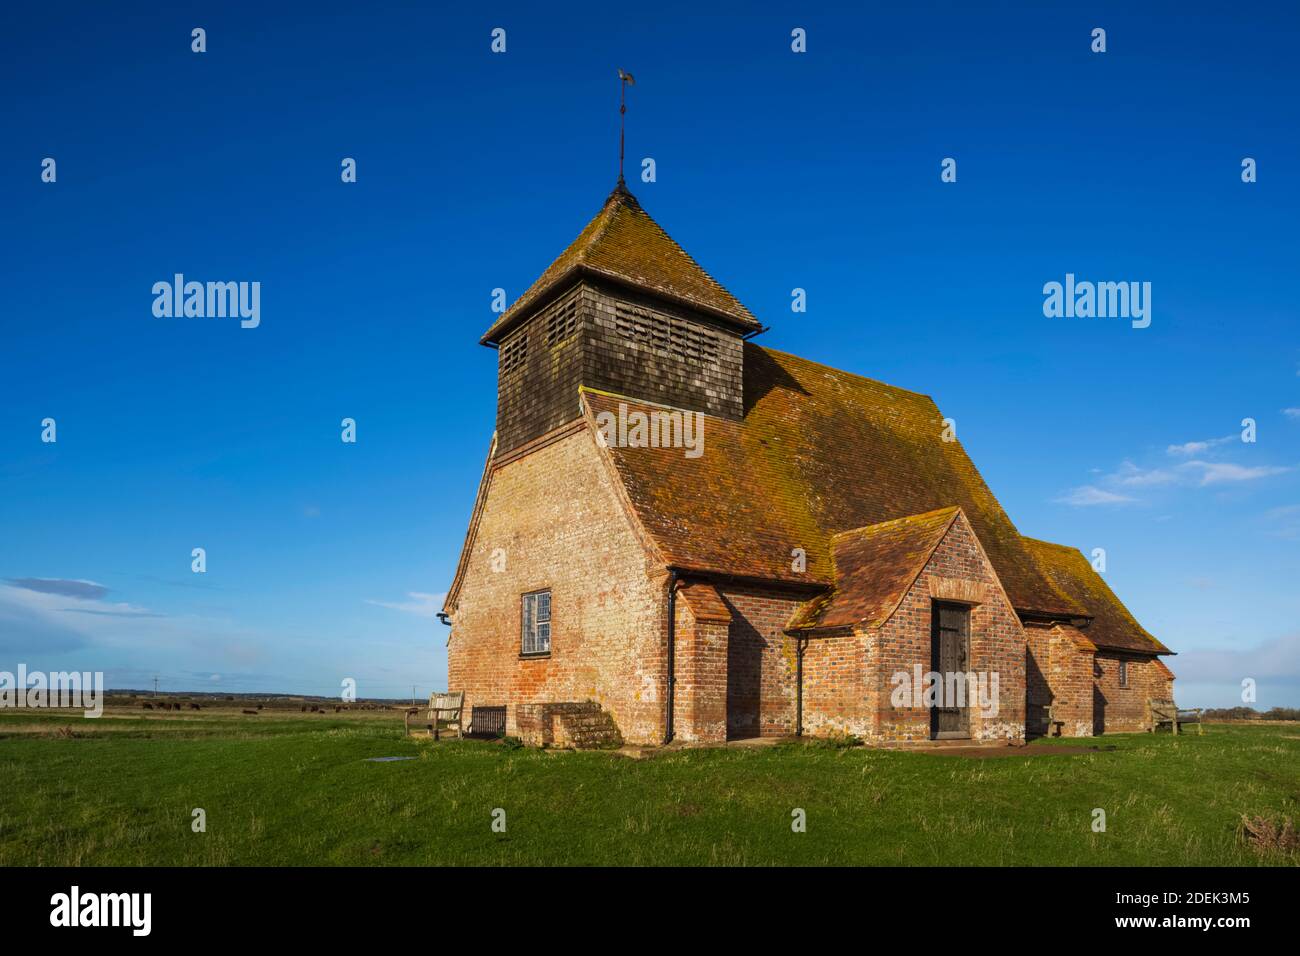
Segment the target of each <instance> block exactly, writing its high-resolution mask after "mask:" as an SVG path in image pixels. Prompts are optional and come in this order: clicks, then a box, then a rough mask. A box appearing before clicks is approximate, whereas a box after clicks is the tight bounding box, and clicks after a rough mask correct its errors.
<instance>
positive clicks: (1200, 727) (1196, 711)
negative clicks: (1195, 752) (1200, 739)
mask: <svg viewBox="0 0 1300 956" xmlns="http://www.w3.org/2000/svg"><path fill="white" fill-rule="evenodd" d="M1204 716H1205V711H1204V709H1203V708H1200V707H1194V708H1192V709H1190V710H1180V711H1179V712H1178V724H1179V726H1182V725H1183V724H1195V725H1196V732H1197V733H1198V734H1200V735H1201V736H1205V724H1204V723H1202V722H1201V721H1202V718H1203V717H1204Z"/></svg>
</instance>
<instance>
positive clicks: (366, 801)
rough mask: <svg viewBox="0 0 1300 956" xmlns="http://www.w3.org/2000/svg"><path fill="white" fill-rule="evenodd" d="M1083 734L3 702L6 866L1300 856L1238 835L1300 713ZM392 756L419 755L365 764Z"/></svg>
mask: <svg viewBox="0 0 1300 956" xmlns="http://www.w3.org/2000/svg"><path fill="white" fill-rule="evenodd" d="M60 727H66V728H68V729H70V730H71V731H72V732H73V733H74V734H76V735H77V736H74V737H65V736H60V735H59V734H58V733H57V731H58V730H59V728H60ZM1054 743H1058V742H1054ZM1067 744H1068V745H1069V746H1070V747H1071V748H1072V749H1074V750H1077V753H1072V754H1069V755H1043V756H1032V757H1031V756H1025V757H998V758H984V759H971V758H963V757H953V756H938V755H932V754H920V753H900V752H894V751H880V750H871V749H864V748H856V749H848V750H837V749H835V748H832V747H826V746H816V745H812V746H809V745H803V744H786V745H781V746H778V747H771V748H768V747H763V748H730V749H714V750H686V751H677V752H672V753H664V754H661V755H658V756H654V757H651V758H648V759H644V760H632V759H628V758H626V757H623V756H620V755H617V754H610V753H549V752H541V751H536V750H527V749H525V750H513V751H512V750H508V749H506V748H504V747H502V746H500V745H499V744H494V743H483V742H476V741H463V742H460V741H443V742H440V743H437V744H435V743H433V742H432V741H428V740H415V739H405V738H403V736H402V729H401V720H400V718H390V717H388V716H387V715H383V716H377V715H368V716H367V717H364V718H360V717H352V716H347V715H342V716H335V715H332V714H331V715H327V716H323V717H322V716H320V715H299V714H296V713H290V714H283V715H278V714H275V713H273V712H268V713H267V714H265V715H260V716H258V717H255V718H254V717H241V716H240V715H238V714H228V715H217V714H212V715H208V714H204V715H202V716H200V715H192V716H178V717H175V718H170V717H162V716H150V717H144V716H141V715H137V714H126V715H124V716H113V715H111V714H109V715H106V716H105V717H103V718H101V719H100V720H99V721H87V720H84V719H81V718H80V717H79V716H78V717H71V716H68V715H66V714H58V713H51V712H30V711H29V712H6V713H3V714H0V866H10V865H31V864H57V865H106V864H125V865H137V864H144V865H163V864H167V865H175V864H179V865H231V864H235V865H264V864H404V865H427V864H442V863H448V864H490V865H503V864H734V865H782V864H982V865H1025V864H1047V865H1060V866H1107V865H1119V864H1136V865H1147V864H1150V865H1254V864H1260V863H1263V864H1291V865H1294V864H1296V863H1297V862H1300V861H1297V859H1296V858H1295V856H1294V855H1291V856H1287V855H1283V854H1280V853H1272V854H1269V855H1264V856H1261V855H1259V854H1258V853H1256V852H1255V851H1254V850H1253V849H1252V848H1251V847H1249V846H1248V845H1247V844H1246V843H1245V842H1244V841H1243V838H1242V836H1241V835H1240V831H1239V824H1240V821H1241V817H1242V814H1249V815H1252V816H1254V815H1266V816H1273V817H1279V816H1286V817H1290V818H1292V819H1293V820H1300V813H1298V812H1297V805H1298V804H1300V728H1288V727H1285V726H1266V727H1245V726H1235V725H1234V726H1227V725H1211V726H1209V727H1207V728H1206V734H1205V736H1195V735H1187V736H1182V737H1178V738H1175V737H1172V736H1170V735H1161V736H1157V737H1152V736H1149V735H1131V736H1116V737H1106V738H1103V739H1099V740H1085V741H1072V742H1067ZM1092 746H1103V747H1110V746H1114V747H1115V748H1116V749H1115V750H1114V751H1105V750H1102V751H1093V750H1090V749H1089V748H1090V747H1092ZM1032 749H1033V747H1031V750H1032ZM397 755H401V756H413V757H415V758H417V759H414V760H409V761H402V762H395V763H387V764H383V763H368V762H365V761H364V758H366V757H374V756H397ZM195 807H202V808H204V809H205V810H206V812H207V832H206V833H194V832H192V830H191V810H192V809H193V808H195ZM498 807H499V808H503V809H504V810H505V811H506V823H507V829H506V832H505V833H494V832H493V831H492V829H491V821H492V813H493V810H494V809H495V808H498ZM796 807H801V808H803V809H804V810H805V811H806V812H807V832H806V833H794V832H792V831H791V825H790V824H791V811H792V809H793V808H796ZM1097 807H1100V808H1102V809H1104V810H1105V811H1106V823H1107V827H1106V832H1105V833H1094V832H1093V831H1092V820H1093V809H1094V808H1097Z"/></svg>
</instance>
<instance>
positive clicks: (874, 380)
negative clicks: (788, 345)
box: [749, 342, 938, 407]
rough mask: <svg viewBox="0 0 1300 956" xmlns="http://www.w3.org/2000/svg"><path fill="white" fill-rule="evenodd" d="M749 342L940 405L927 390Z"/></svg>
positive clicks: (806, 362) (839, 373)
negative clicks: (893, 383) (917, 389)
mask: <svg viewBox="0 0 1300 956" xmlns="http://www.w3.org/2000/svg"><path fill="white" fill-rule="evenodd" d="M749 344H750V345H753V346H754V348H756V349H762V350H763V351H764V352H767V353H769V354H771V355H781V356H784V357H786V358H792V359H795V360H796V361H798V362H802V363H803V364H804V365H814V366H816V367H817V368H821V369H826V371H828V372H834V373H836V374H837V375H843V376H845V377H846V378H853V379H857V380H858V381H860V382H871V383H872V384H873V385H883V386H884V387H885V388H888V389H892V390H894V391H895V392H906V393H907V394H908V395H915V396H917V397H918V398H925V399H929V400H930V402H931V404H933V405H935V407H938V403H937V402H935V400H934V396H932V395H929V394H927V393H926V392H918V391H916V390H915V389H911V388H904V387H903V386H901V385H892V384H890V383H889V382H886V381H883V380H882V379H878V378H872V377H871V376H869V375H859V374H858V373H857V372H850V371H848V370H847V369H842V368H836V367H835V366H834V365H827V364H826V363H825V362H818V361H816V360H815V359H810V358H807V357H805V356H803V355H795V354H794V353H793V352H785V351H782V350H781V349H774V348H771V347H770V346H767V345H759V344H758V343H757V342H750V343H749Z"/></svg>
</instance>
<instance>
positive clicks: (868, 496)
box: [583, 343, 1088, 617]
mask: <svg viewBox="0 0 1300 956" xmlns="http://www.w3.org/2000/svg"><path fill="white" fill-rule="evenodd" d="M744 363H745V377H744V394H745V417H744V419H743V420H741V421H731V420H727V419H721V418H714V417H711V416H705V417H704V433H703V435H704V450H703V454H701V455H700V456H699V457H696V458H688V457H686V456H685V454H683V450H682V449H673V448H617V447H614V448H610V449H608V452H609V455H610V458H611V460H612V462H613V465H614V467H615V468H616V470H617V472H618V474H619V477H620V478H621V479H622V481H623V484H624V486H625V487H626V489H627V493H628V498H629V499H630V500H631V502H632V504H633V506H634V508H635V509H636V511H637V514H638V517H639V518H640V521H641V523H642V524H643V526H644V527H645V528H646V530H647V531H648V532H649V534H650V535H651V536H652V537H653V538H654V539H655V541H656V543H657V544H658V545H659V547H660V549H661V551H662V553H663V554H664V556H665V557H666V559H667V560H668V562H669V563H671V564H674V565H676V566H678V567H681V568H684V569H693V570H698V571H709V572H713V573H718V574H726V575H732V576H738V577H753V578H761V579H764V580H769V581H775V582H788V583H791V584H796V583H797V584H813V585H823V586H830V585H832V584H833V583H834V581H835V568H834V565H833V561H832V554H831V552H832V540H831V539H832V538H833V537H834V536H835V535H837V534H841V533H843V532H847V531H852V530H854V529H858V528H864V527H866V526H869V525H875V524H880V523H881V522H886V521H892V520H895V519H898V518H905V517H908V516H910V515H920V514H923V513H925V512H930V511H934V510H936V509H940V508H950V507H960V508H961V509H962V511H963V512H964V514H965V515H966V519H967V520H968V521H969V522H970V524H971V527H972V529H973V530H974V532H975V534H976V536H977V537H978V538H979V541H980V543H981V545H982V546H983V547H984V550H985V552H986V553H987V554H988V557H989V560H990V562H991V563H992V564H993V567H994V570H995V571H996V572H997V575H998V577H999V578H1000V579H1001V581H1002V585H1003V587H1004V588H1005V589H1006V592H1007V595H1008V597H1009V598H1010V599H1011V602H1012V604H1013V606H1014V607H1015V608H1016V609H1017V610H1020V611H1024V612H1030V613H1040V614H1046V615H1056V616H1061V617H1070V616H1075V617H1082V616H1086V614H1087V613H1088V612H1087V611H1086V610H1085V609H1084V608H1083V607H1081V606H1080V605H1078V604H1077V603H1076V602H1075V601H1073V600H1072V599H1071V598H1070V597H1069V596H1067V595H1065V594H1063V593H1061V592H1060V591H1059V590H1058V589H1057V588H1055V587H1053V586H1052V585H1051V584H1050V583H1049V582H1048V581H1047V579H1046V578H1045V577H1044V575H1043V574H1042V572H1041V571H1040V570H1039V568H1038V565H1037V564H1036V563H1035V562H1034V560H1033V559H1032V558H1031V557H1030V556H1029V553H1028V552H1027V551H1026V549H1025V545H1024V543H1023V541H1022V539H1021V537H1020V534H1019V532H1018V531H1017V530H1016V528H1015V526H1014V525H1013V524H1012V523H1011V520H1010V519H1009V518H1008V517H1007V515H1006V512H1004V511H1003V510H1002V507H1001V506H1000V505H999V504H998V502H997V499H995V498H994V497H993V493H992V492H991V491H990V490H989V488H988V486H987V485H986V484H985V483H984V480H983V479H982V478H981V477H980V474H979V472H978V471H976V470H975V466H974V464H972V463H971V460H970V458H969V457H967V455H966V452H965V451H964V450H963V449H962V447H961V444H960V443H959V442H957V441H955V440H953V441H944V440H943V416H942V414H940V412H939V409H938V408H937V407H936V406H935V404H934V402H933V401H932V400H931V399H930V398H929V397H928V396H925V395H919V394H917V393H915V392H909V391H906V390H904V389H901V388H895V387H893V386H890V385H885V384H883V383H881V382H877V381H873V380H872V379H868V378H863V377H861V376H858V375H852V374H850V373H848V372H842V371H839V370H837V369H833V368H829V367H828V366H825V365H819V364H817V363H816V362H810V361H808V360H806V359H801V358H797V357H795V356H793V355H787V354H785V353H782V352H776V351H773V350H770V349H764V348H762V347H760V346H757V345H754V344H753V343H746V344H745V355H744ZM583 401H584V403H585V405H586V407H587V409H588V414H589V416H591V417H592V418H593V419H594V416H595V415H596V414H598V413H600V412H601V411H607V412H610V413H612V414H617V410H618V405H619V404H620V403H621V402H627V403H628V406H629V408H640V409H641V410H643V411H648V406H644V405H643V404H642V403H638V402H636V401H635V400H634V399H630V398H620V397H618V396H610V395H603V394H599V393H594V392H590V391H587V392H584V394H583ZM800 554H802V555H804V558H803V561H804V562H806V566H805V565H804V564H803V563H801V561H800V560H799V555H800Z"/></svg>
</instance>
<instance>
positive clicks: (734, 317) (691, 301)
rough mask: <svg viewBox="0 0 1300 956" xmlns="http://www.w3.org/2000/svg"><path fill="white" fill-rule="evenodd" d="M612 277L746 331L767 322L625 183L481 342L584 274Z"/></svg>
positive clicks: (505, 329)
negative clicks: (680, 241) (697, 258)
mask: <svg viewBox="0 0 1300 956" xmlns="http://www.w3.org/2000/svg"><path fill="white" fill-rule="evenodd" d="M584 275H585V276H589V277H595V278H604V279H609V280H612V281H614V282H617V283H621V284H623V285H630V286H634V287H636V288H638V289H643V290H646V291H648V292H650V293H652V294H654V295H657V296H660V297H662V298H665V299H669V300H673V301H676V302H678V303H681V304H683V305H685V306H688V307H690V308H693V309H697V310H699V311H701V312H705V313H707V314H709V315H711V316H713V317H715V318H717V319H720V320H722V321H724V322H726V323H728V324H730V325H732V326H735V327H738V328H740V329H743V330H744V331H757V330H759V329H761V328H762V324H761V323H760V322H759V321H758V320H757V319H756V318H754V316H753V314H752V313H751V312H750V311H749V309H747V308H745V306H743V305H742V304H741V303H740V301H739V300H738V299H737V298H736V297H735V296H733V295H732V294H731V293H730V292H728V291H727V290H726V289H724V288H723V287H722V285H721V283H719V282H718V281H717V280H716V279H714V278H713V276H711V275H709V274H708V273H707V272H705V271H704V270H703V269H701V268H700V266H699V263H697V262H696V261H695V260H694V259H692V258H691V256H690V254H689V253H687V252H686V250H685V249H683V248H682V247H681V246H679V245H678V244H677V243H676V242H674V241H673V239H672V237H671V236H669V235H668V233H666V232H664V230H663V229H662V228H661V227H660V225H659V223H657V222H655V221H654V220H653V219H651V218H650V216H649V215H648V214H647V213H646V211H645V210H644V209H642V208H641V204H640V203H639V202H637V200H636V197H635V196H633V195H632V194H631V193H630V192H629V191H628V189H627V187H626V186H625V185H624V184H623V183H622V182H620V183H619V184H618V185H617V186H616V187H615V188H614V191H613V192H612V193H610V194H609V198H608V199H606V200H605V205H604V206H603V207H601V210H600V212H598V213H597V214H596V217H595V218H594V219H592V220H591V222H589V223H587V226H586V228H585V229H583V230H582V232H580V233H579V234H578V238H577V239H575V240H573V242H572V243H570V245H569V248H567V249H565V250H564V251H563V252H562V253H560V255H559V258H557V259H556V260H555V261H554V262H552V263H551V264H550V265H549V266H548V267H547V269H546V271H545V272H543V273H542V274H541V275H540V276H539V277H538V278H537V281H536V282H534V283H533V284H532V285H531V286H529V287H528V290H527V291H526V292H524V294H523V295H521V296H520V297H519V298H518V299H517V300H515V302H514V304H513V305H511V306H510V308H509V309H507V310H506V311H505V312H503V313H502V314H501V317H500V318H498V319H497V321H496V322H494V323H493V324H492V327H491V328H490V329H488V330H487V332H486V333H484V335H483V338H482V339H480V340H479V341H480V342H481V343H482V344H484V345H488V344H496V343H497V342H499V341H501V338H502V336H503V335H505V333H506V332H508V331H509V330H510V329H511V328H513V327H514V326H515V325H516V324H517V323H518V322H520V321H522V320H523V319H525V318H527V316H528V315H529V314H531V313H532V312H533V311H535V310H536V309H537V308H540V307H541V306H543V305H545V304H546V303H547V302H548V301H549V300H550V298H551V297H552V296H554V295H556V294H559V293H560V292H563V291H564V290H565V289H566V288H568V286H569V285H571V284H572V282H573V281H574V280H576V279H578V278H580V277H582V276H584Z"/></svg>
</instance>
